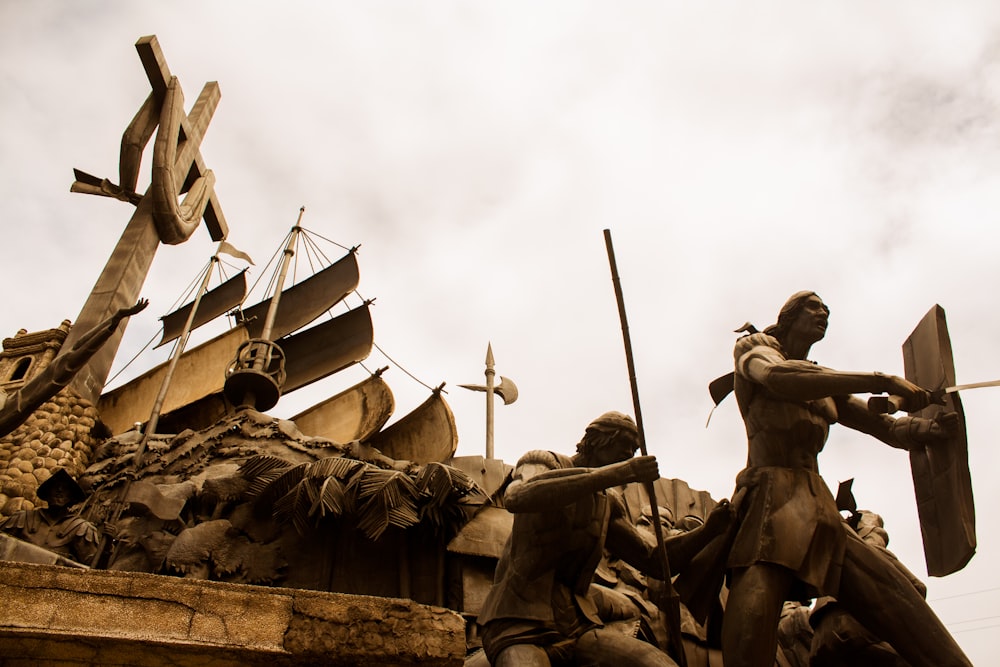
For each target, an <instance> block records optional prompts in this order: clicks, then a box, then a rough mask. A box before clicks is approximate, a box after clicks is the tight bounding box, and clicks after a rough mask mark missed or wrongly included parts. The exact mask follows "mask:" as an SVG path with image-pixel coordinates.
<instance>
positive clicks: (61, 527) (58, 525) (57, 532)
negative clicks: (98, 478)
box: [0, 468, 100, 564]
mask: <svg viewBox="0 0 1000 667" xmlns="http://www.w3.org/2000/svg"><path fill="white" fill-rule="evenodd" d="M37 495H38V497H39V498H41V499H42V500H44V501H45V502H46V503H47V504H48V507H44V508H41V509H31V510H19V511H18V512H15V513H14V514H13V515H11V516H10V517H8V518H7V520H6V521H4V522H3V523H2V524H0V531H3V532H5V533H8V534H10V535H12V536H14V537H16V538H19V539H22V540H24V541H25V542H30V543H31V544H34V545H36V546H39V547H42V548H44V549H48V550H49V551H51V552H53V553H57V554H59V555H60V556H63V557H65V558H69V559H70V560H73V561H76V562H78V563H83V564H87V563H90V561H91V559H92V558H93V557H94V554H95V553H97V544H98V542H99V540H100V535H99V534H98V532H97V528H96V527H95V526H94V524H92V523H90V522H89V521H87V520H86V519H84V518H83V517H81V516H80V515H79V514H78V513H75V512H70V508H71V507H73V506H74V505H77V504H79V503H81V502H83V500H84V498H85V497H86V496H85V494H84V492H83V489H81V488H80V485H79V484H77V483H76V480H75V479H73V478H72V477H70V475H69V473H68V472H66V470H65V469H63V468H59V469H58V470H56V472H55V473H53V475H52V476H51V477H49V478H48V479H47V480H45V481H44V482H42V483H41V485H39V487H38V492H37Z"/></svg>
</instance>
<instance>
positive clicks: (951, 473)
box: [903, 305, 976, 577]
mask: <svg viewBox="0 0 1000 667" xmlns="http://www.w3.org/2000/svg"><path fill="white" fill-rule="evenodd" d="M903 368H904V370H905V373H906V379H907V380H909V381H910V382H913V383H914V384H917V385H919V386H921V387H923V388H924V389H927V390H930V391H935V390H939V389H944V388H945V387H951V386H954V385H955V384H956V382H955V364H954V361H953V360H952V353H951V340H950V338H949V337H948V325H947V323H946V322H945V317H944V309H943V308H941V306H938V305H935V306H934V307H933V308H931V309H930V310H929V311H928V312H927V314H926V315H925V316H924V318H923V319H922V320H920V323H919V324H918V325H917V328H916V329H914V330H913V333H911V334H910V337H909V338H907V339H906V342H905V343H903ZM944 401H945V405H943V406H942V405H930V406H928V407H926V408H924V409H923V410H921V411H920V412H919V413H913V414H914V416H920V417H925V418H933V417H934V416H935V415H937V414H939V413H941V412H955V413H957V414H958V426H957V428H956V429H955V430H954V432H953V433H952V435H951V437H950V438H949V440H948V441H947V443H940V444H933V445H927V446H917V447H915V448H913V449H911V450H910V469H911V472H912V473H913V488H914V491H915V492H916V496H917V511H918V514H919V516H920V532H921V534H922V536H923V541H924V557H925V558H926V560H927V573H928V574H929V575H931V576H935V577H943V576H945V575H947V574H951V573H952V572H957V571H958V570H961V569H962V568H963V567H965V565H966V563H968V562H969V559H971V558H972V555H973V554H974V553H975V552H976V510H975V506H974V505H973V500H972V479H971V476H970V474H969V452H968V440H967V438H966V433H965V413H964V411H963V410H962V401H961V399H959V397H958V393H957V392H956V393H950V394H945V398H944Z"/></svg>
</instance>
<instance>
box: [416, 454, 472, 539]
mask: <svg viewBox="0 0 1000 667" xmlns="http://www.w3.org/2000/svg"><path fill="white" fill-rule="evenodd" d="M416 484H417V489H418V492H419V498H420V502H421V505H420V517H421V519H422V520H426V521H429V522H430V523H431V524H432V525H433V526H434V527H436V528H442V527H449V528H455V529H457V528H458V527H460V526H461V525H462V524H464V523H465V521H466V520H467V518H466V516H465V512H463V511H462V507H461V505H460V502H461V501H462V500H463V499H465V498H467V497H469V496H471V495H481V496H483V497H485V496H486V494H485V492H484V491H483V490H482V489H480V488H479V485H477V484H476V483H475V481H474V480H473V479H472V478H471V477H469V476H468V475H466V474H465V473H464V472H462V471H461V470H459V469H458V468H453V467H451V466H448V465H445V464H443V463H429V464H427V465H426V466H425V467H424V468H423V470H421V471H420V475H419V476H418V477H417V482H416Z"/></svg>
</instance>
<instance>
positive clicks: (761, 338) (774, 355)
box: [733, 333, 786, 378]
mask: <svg viewBox="0 0 1000 667" xmlns="http://www.w3.org/2000/svg"><path fill="white" fill-rule="evenodd" d="M733 357H734V360H735V362H736V373H737V375H741V376H743V377H745V378H750V377H751V375H752V373H751V372H750V369H749V365H750V362H752V361H754V360H757V359H760V360H762V361H764V362H765V364H767V365H770V364H780V363H783V362H785V361H786V359H785V353H784V351H783V350H782V349H781V343H779V342H778V339H777V338H775V337H774V336H769V335H768V334H766V333H755V334H750V335H749V336H743V337H742V338H740V339H739V340H737V341H736V347H735V348H733Z"/></svg>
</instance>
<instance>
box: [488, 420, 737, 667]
mask: <svg viewBox="0 0 1000 667" xmlns="http://www.w3.org/2000/svg"><path fill="white" fill-rule="evenodd" d="M637 447H638V431H637V428H636V425H635V422H633V421H632V419H631V418H629V417H627V416H625V415H623V414H621V413H617V412H611V413H606V414H604V415H602V416H601V417H599V418H598V419H596V420H594V421H593V422H592V423H591V424H590V425H589V426H588V427H587V429H586V432H585V434H584V436H583V439H582V440H581V441H580V443H579V444H578V445H577V453H576V455H575V456H573V457H572V458H570V457H567V456H563V455H561V454H557V453H554V452H548V451H533V452H529V453H527V454H525V455H524V456H523V457H522V458H521V459H520V461H518V464H517V466H516V467H515V469H514V472H513V481H512V482H511V483H510V485H509V486H508V488H507V492H506V496H505V504H506V507H507V509H508V510H509V511H510V512H512V513H513V514H514V523H513V528H512V531H511V535H510V538H509V539H508V541H507V544H506V546H505V548H504V552H503V555H502V556H501V558H500V562H499V564H498V566H497V570H496V576H495V579H494V584H493V587H492V588H491V590H490V593H489V595H488V596H487V598H486V601H485V602H484V603H483V609H482V611H481V613H480V614H479V618H478V622H479V624H480V625H481V626H482V628H483V629H482V639H483V647H484V649H485V651H486V655H487V657H488V658H489V660H490V662H491V664H493V665H494V666H498V665H549V664H567V663H568V664H617V665H623V664H629V665H675V664H676V663H675V662H674V661H673V660H672V659H671V658H670V657H669V656H667V654H666V653H664V652H662V651H660V650H659V649H657V648H656V647H655V646H653V645H652V644H650V643H647V642H644V641H642V640H639V639H636V638H635V637H629V636H626V635H624V634H622V633H620V632H618V631H617V630H613V629H610V628H605V627H604V621H603V620H602V619H601V618H600V616H599V614H598V609H597V606H596V604H595V602H594V600H593V598H592V597H591V596H590V595H589V592H590V585H591V583H592V581H593V578H594V573H595V570H596V569H597V566H598V563H599V562H600V560H601V557H602V555H603V550H604V548H605V547H606V548H607V549H608V551H609V552H610V553H611V554H613V555H616V556H618V557H620V558H622V559H623V560H625V561H626V562H628V563H630V564H631V565H633V566H635V567H636V568H638V569H639V570H640V571H642V572H644V573H647V574H649V575H651V576H653V577H662V561H661V559H660V558H659V557H658V554H657V549H656V547H655V546H654V545H653V544H652V543H651V542H650V541H648V540H645V539H643V537H642V535H641V534H640V533H639V531H638V530H637V529H636V527H635V525H634V524H633V523H632V521H631V520H630V519H629V517H628V515H627V512H626V510H625V507H624V504H623V503H622V501H621V498H620V496H619V495H618V494H617V492H616V491H614V490H612V489H613V487H616V486H620V485H622V484H628V483H631V482H652V481H654V480H656V479H658V478H659V470H658V467H657V463H656V459H655V457H652V456H639V457H635V458H633V456H634V454H635V451H636V449H637ZM728 517H729V507H728V506H722V507H721V508H720V510H718V511H716V512H713V513H712V514H711V515H710V516H709V519H708V521H707V523H706V525H705V526H704V527H702V528H699V529H695V530H693V531H691V532H689V533H686V534H682V535H678V536H675V537H672V538H671V539H669V540H668V541H667V542H666V548H667V552H668V555H669V557H670V559H671V561H672V564H674V565H675V566H676V567H677V568H678V569H682V568H683V566H684V565H685V564H686V563H687V562H688V561H689V560H690V558H691V557H692V556H693V555H694V553H695V552H697V551H698V550H699V549H701V548H702V547H703V546H704V545H705V543H707V542H708V540H709V539H710V538H711V537H712V536H713V535H714V534H715V533H717V532H719V531H720V530H722V529H724V527H725V525H727V523H728Z"/></svg>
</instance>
